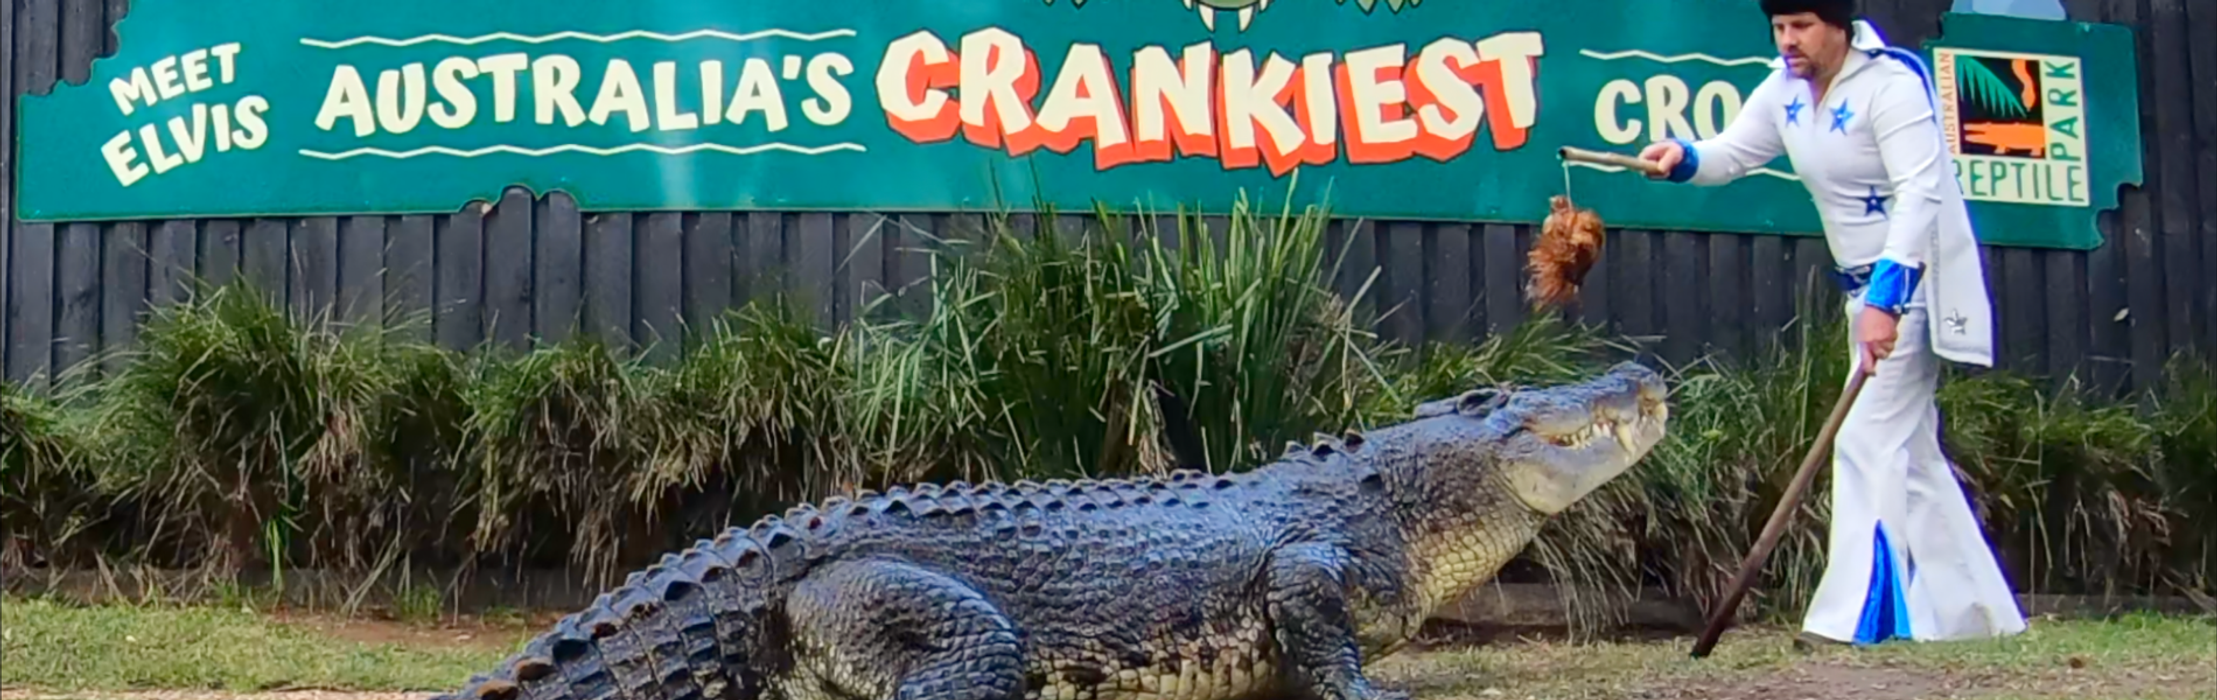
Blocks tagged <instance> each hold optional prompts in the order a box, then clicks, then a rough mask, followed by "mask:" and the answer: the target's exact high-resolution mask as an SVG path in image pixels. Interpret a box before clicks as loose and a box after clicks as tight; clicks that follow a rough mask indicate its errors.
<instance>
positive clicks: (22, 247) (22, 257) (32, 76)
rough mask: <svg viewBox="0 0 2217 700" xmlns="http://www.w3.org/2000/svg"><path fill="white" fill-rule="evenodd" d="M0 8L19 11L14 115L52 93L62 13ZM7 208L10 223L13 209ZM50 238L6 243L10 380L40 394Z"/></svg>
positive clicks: (36, 232) (27, 233)
mask: <svg viewBox="0 0 2217 700" xmlns="http://www.w3.org/2000/svg"><path fill="white" fill-rule="evenodd" d="M0 2H7V3H13V4H16V5H17V8H16V10H15V11H14V12H13V13H12V15H13V17H14V22H13V23H12V24H11V25H10V26H11V29H12V36H11V38H12V39H14V41H13V42H12V43H11V44H10V45H9V46H7V47H0V48H5V49H6V50H8V51H10V52H11V53H10V54H9V56H10V60H9V61H8V63H9V64H10V65H9V66H7V67H6V70H7V72H8V73H9V75H10V76H11V78H10V81H9V90H10V92H9V94H8V109H7V112H8V113H9V114H13V113H14V109H15V105H16V104H17V97H16V96H17V95H44V94H46V93H47V92H48V91H49V90H52V89H53V87H54V79H55V78H56V76H57V75H58V74H57V73H56V66H57V65H58V63H59V62H60V59H61V33H62V32H61V19H62V9H61V3H60V0H0ZM15 143H16V139H15V138H13V134H10V137H9V138H8V140H7V142H6V143H0V150H9V151H12V150H13V149H14V144H15ZM12 164H13V161H10V171H11V172H12V171H13V165H12ZM9 188H10V189H9V191H8V192H6V193H0V199H11V200H12V199H13V197H14V194H13V193H14V189H13V188H14V183H13V182H12V181H11V182H10V183H9ZM9 206H10V207H11V209H10V213H9V217H11V219H12V217H14V216H15V214H14V213H13V209H12V207H13V205H12V204H11V205H9ZM54 236H55V230H54V225H53V224H51V223H45V224H23V225H20V226H12V228H11V229H10V231H9V239H10V240H9V241H8V248H9V252H8V261H7V262H8V283H9V284H8V295H7V297H8V298H7V318H6V319H5V320H6V326H5V329H6V332H7V337H8V353H7V355H8V378H9V379H10V380H13V381H17V382H26V383H27V385H28V387H29V388H31V389H34V390H40V391H43V390H44V388H45V386H46V384H45V383H44V382H33V381H32V379H33V378H34V377H47V378H49V379H51V377H52V375H53V373H54V364H53V362H54V354H53V347H54V346H53V342H54Z"/></svg>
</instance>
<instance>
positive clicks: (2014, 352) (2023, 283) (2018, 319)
mask: <svg viewBox="0 0 2217 700" xmlns="http://www.w3.org/2000/svg"><path fill="white" fill-rule="evenodd" d="M2000 252H2001V264H2002V268H2003V270H2004V272H2003V277H2002V284H2001V285H1999V288H2000V289H2001V295H2000V297H2001V298H2002V299H2005V300H2006V301H2004V302H2003V303H2002V305H2001V309H2000V311H2001V312H2002V316H2003V317H2004V318H2007V319H2008V323H2007V324H2006V325H2005V326H2004V327H2003V328H2004V330H2003V336H2002V337H2003V339H2004V340H2005V341H2006V342H2005V344H2003V345H2000V346H1998V347H2001V348H2004V349H2005V350H2006V352H2008V353H2009V355H2010V357H2009V358H2008V360H2007V361H2008V362H2010V363H2011V366H2013V367H2015V368H2017V370H2018V371H2021V372H2026V373H2030V374H2033V375H2039V374H2042V373H2044V372H2046V371H2047V360H2048V357H2047V355H2048V353H2047V352H2045V350H2046V348H2044V347H2042V346H2043V345H2045V341H2046V340H2047V338H2048V331H2047V328H2046V326H2047V323H2048V322H2050V321H2052V320H2053V319H2052V318H2051V317H2049V316H2048V315H2047V314H2046V313H2044V309H2045V307H2046V305H2047V304H2046V302H2047V298H2046V294H2044V293H2043V292H2042V289H2043V288H2044V287H2046V286H2047V285H2046V284H2045V280H2044V278H2045V277H2046V275H2044V274H2042V270H2041V269H2040V265H2039V263H2038V261H2037V260H2036V259H2035V257H2034V256H2035V255H2037V253H2034V252H2033V251H2032V249H2030V248H2003V249H2001V251H2000Z"/></svg>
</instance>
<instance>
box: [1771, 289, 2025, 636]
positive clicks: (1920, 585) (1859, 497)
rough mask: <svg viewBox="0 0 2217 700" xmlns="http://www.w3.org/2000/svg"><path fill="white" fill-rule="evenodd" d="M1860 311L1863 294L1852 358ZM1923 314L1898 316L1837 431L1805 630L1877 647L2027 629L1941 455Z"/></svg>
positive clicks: (1851, 309)
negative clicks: (1821, 560) (1828, 516)
mask: <svg viewBox="0 0 2217 700" xmlns="http://www.w3.org/2000/svg"><path fill="white" fill-rule="evenodd" d="M1920 291H1921V290H1920ZM1918 296H1919V297H1920V298H1919V299H1918V301H1920V302H1921V301H1922V299H1921V297H1922V295H1921V294H1920V295H1918ZM1862 311H1863V305H1862V301H1861V299H1860V298H1851V299H1850V301H1849V302H1848V303H1847V312H1848V316H1847V317H1848V320H1849V321H1850V330H1849V336H1850V342H1849V346H1848V352H1850V353H1855V352H1857V350H1856V347H1857V346H1856V343H1857V342H1859V341H1858V340H1857V339H1856V338H1855V332H1854V330H1853V321H1854V319H1855V317H1856V316H1857V315H1858V314H1860V313H1862ZM1925 313H1926V311H1925V309H1924V307H1923V304H1921V303H1918V304H1914V305H1912V306H1911V307H1910V308H1909V309H1908V310H1907V311H1905V312H1904V313H1903V315H1902V317H1901V323H1900V330H1899V331H1898V332H1897V336H1898V340H1897V341H1896V342H1895V343H1894V349H1893V353H1892V354H1891V355H1889V356H1888V357H1886V358H1885V359H1883V360H1880V361H1879V363H1878V372H1877V373H1876V374H1873V375H1872V376H1871V377H1870V378H1869V380H1867V381H1866V382H1865V383H1864V385H1863V393H1862V394H1861V395H1859V396H1858V397H1857V398H1856V401H1855V405H1854V406H1853V407H1852V408H1850V409H1849V410H1848V415H1847V419H1846V421H1845V422H1844V423H1843V424H1842V425H1841V426H1840V432H1839V435H1838V439H1837V441H1836V442H1835V443H1834V446H1833V454H1832V496H1831V497H1832V523H1831V533H1830V536H1829V537H1827V538H1826V540H1827V545H1826V549H1827V554H1826V567H1825V572H1824V578H1823V579H1822V580H1821V581H1820V582H1819V583H1818V585H1817V591H1816V595H1815V597H1814V599H1813V600H1812V601H1811V602H1810V608H1809V611H1808V614H1807V617H1806V618H1805V619H1804V620H1803V622H1802V629H1803V630H1805V631H1807V632H1811V633H1814V634H1817V635H1821V636H1824V637H1826V638H1830V639H1833V640H1837V641H1842V642H1853V643H1858V644H1875V643H1879V642H1883V641H1887V640H1889V639H1913V640H1917V641H1938V640H1957V639H1971V638H1979V637H1991V636H1999V635H2007V634H2015V633H2017V632H2021V631H2023V630H2024V629H2025V619H2024V615H2023V613H2022V612H2020V611H2019V610H2018V608H2017V600H2016V596H2015V595H2014V594H2012V593H2011V591H2010V589H2009V583H2008V581H2006V580H2004V579H2003V577H2002V573H2001V567H2000V565H1999V563H1998V562H1997V561H1996V560H1995V557H1994V553H1993V550H1992V549H1991V548H1990V547H1989V546H1988V544H1987V541H1986V538H1985V536H1984V534H1983V533H1981V532H1980V530H1979V525H1978V521H1977V520H1976V519H1975V518H1974V517H1973V516H1972V514H1971V509H1970V503H1969V502H1968V500H1967V499H1966V498H1965V496H1964V494H1963V491H1962V488H1961V486H1960V485H1959V484H1958V482H1957V481H1956V479H1955V471H1954V467H1953V465H1951V464H1950V463H1949V462H1948V460H1947V458H1946V457H1945V456H1943V455H1942V454H1941V452H1940V411H1939V406H1938V405H1936V404H1935V403H1934V401H1933V397H1934V393H1935V392H1936V391H1937V390H1938V388H1939V380H1940V362H1941V360H1940V358H1939V357H1937V356H1935V355H1934V354H1933V353H1932V346H1931V344H1930V342H1929V332H1930V327H1929V326H1928V325H1926V319H1925ZM1851 357H1853V356H1852V355H1851ZM1850 362H1851V364H1852V363H1855V362H1859V360H1853V359H1851V360H1850ZM1851 371H1852V370H1851Z"/></svg>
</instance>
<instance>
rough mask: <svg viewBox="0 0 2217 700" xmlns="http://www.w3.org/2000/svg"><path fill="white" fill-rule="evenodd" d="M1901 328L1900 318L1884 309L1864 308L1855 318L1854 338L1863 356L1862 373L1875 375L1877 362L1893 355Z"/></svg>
mask: <svg viewBox="0 0 2217 700" xmlns="http://www.w3.org/2000/svg"><path fill="white" fill-rule="evenodd" d="M1900 327H1901V318H1900V317H1898V316H1895V315H1893V314H1891V313H1887V312H1886V310H1884V309H1879V308H1875V307H1870V306H1865V307H1863V312H1862V313H1859V314H1856V316H1855V337H1856V338H1857V339H1859V340H1860V341H1861V342H1859V343H1858V344H1857V346H1858V349H1859V350H1860V351H1861V352H1862V355H1863V363H1862V364H1863V373H1864V374H1877V373H1878V361H1879V360H1883V359H1886V356H1888V355H1892V354H1894V340H1895V339H1897V338H1898V337H1899V336H1898V335H1897V333H1898V331H1899V330H1900Z"/></svg>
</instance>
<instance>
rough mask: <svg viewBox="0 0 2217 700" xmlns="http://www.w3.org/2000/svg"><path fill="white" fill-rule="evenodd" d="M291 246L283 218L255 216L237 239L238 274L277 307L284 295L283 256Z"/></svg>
mask: <svg viewBox="0 0 2217 700" xmlns="http://www.w3.org/2000/svg"><path fill="white" fill-rule="evenodd" d="M291 250H292V234H291V233H289V232H288V231H287V229H286V226H285V220H284V219H266V218H264V219H255V220H254V223H252V224H249V225H248V227H247V230H246V238H245V239H244V240H241V241H240V242H239V274H240V275H241V276H244V277H245V278H246V280H247V282H248V283H249V284H252V285H254V289H255V291H256V292H259V293H260V294H261V295H262V298H263V300H264V301H266V302H267V303H270V304H274V305H277V306H278V307H280V308H282V307H283V306H284V305H285V299H286V295H285V289H286V280H287V279H288V278H287V277H286V275H285V268H286V265H285V258H286V257H287V254H288V252H289V251H291Z"/></svg>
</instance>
